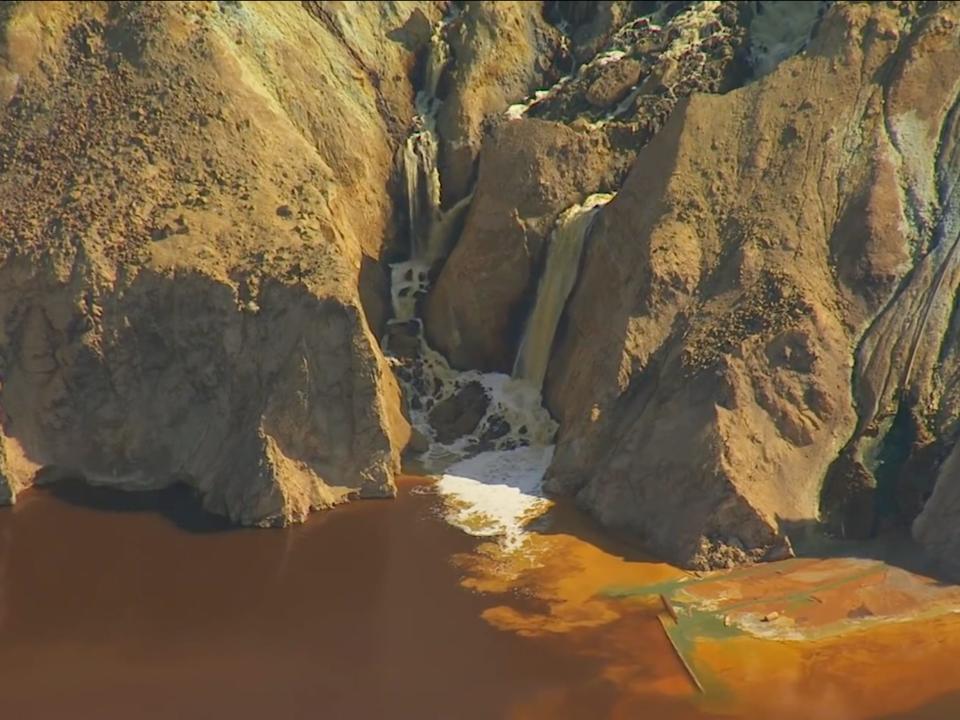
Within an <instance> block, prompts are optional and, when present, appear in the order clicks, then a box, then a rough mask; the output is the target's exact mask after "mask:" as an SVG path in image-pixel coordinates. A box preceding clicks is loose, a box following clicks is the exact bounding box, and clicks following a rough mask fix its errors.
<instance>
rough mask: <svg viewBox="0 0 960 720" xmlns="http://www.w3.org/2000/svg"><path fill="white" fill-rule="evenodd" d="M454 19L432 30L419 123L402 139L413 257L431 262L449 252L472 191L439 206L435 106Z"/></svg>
mask: <svg viewBox="0 0 960 720" xmlns="http://www.w3.org/2000/svg"><path fill="white" fill-rule="evenodd" d="M450 19H451V18H446V19H445V20H444V21H443V22H441V23H440V24H439V25H438V26H437V28H436V29H435V30H434V31H433V34H432V35H431V36H430V47H429V49H428V52H427V58H426V67H425V68H424V81H423V88H422V89H421V90H420V91H419V92H418V93H417V98H416V109H417V117H416V119H415V120H414V128H415V129H414V132H412V133H410V136H409V137H408V138H407V140H406V142H405V143H404V146H403V151H402V153H403V154H402V157H401V166H402V168H403V177H404V191H405V193H406V201H407V211H408V215H409V228H408V229H409V232H410V243H411V247H410V260H411V261H414V262H420V263H423V264H424V265H426V266H428V267H429V266H430V265H432V264H433V263H435V262H436V261H437V260H439V259H440V258H441V257H443V255H444V254H445V252H446V250H447V249H448V248H447V245H448V240H449V238H450V236H451V234H452V230H453V227H454V226H455V225H456V221H457V219H458V218H459V217H460V215H461V214H462V212H463V210H464V209H465V208H466V206H467V205H469V203H470V200H471V198H472V195H471V196H467V197H465V198H463V199H462V200H460V201H459V202H458V203H457V204H456V205H454V206H453V207H452V208H450V210H448V211H447V212H444V211H443V210H442V209H441V207H440V202H441V195H440V173H439V171H438V169H437V152H438V148H439V144H440V139H439V136H438V135H437V112H438V111H439V109H440V106H441V101H440V99H439V98H438V97H437V89H438V87H439V85H440V77H441V75H442V74H443V71H444V70H445V69H446V67H447V65H448V64H449V63H450V47H449V45H447V41H446V39H445V38H444V37H443V29H444V27H445V26H446V24H447V23H448V22H450Z"/></svg>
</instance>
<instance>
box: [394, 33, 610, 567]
mask: <svg viewBox="0 0 960 720" xmlns="http://www.w3.org/2000/svg"><path fill="white" fill-rule="evenodd" d="M451 20H452V18H447V19H445V20H444V21H443V22H441V24H440V25H439V26H438V27H437V28H436V30H435V31H434V33H433V35H432V38H431V47H430V52H429V55H428V59H427V65H426V69H425V73H424V86H423V89H422V90H421V91H420V92H419V93H418V94H417V102H416V106H417V112H418V117H417V120H416V124H415V127H414V131H413V132H412V133H411V134H410V136H409V137H408V138H407V141H406V143H405V144H404V146H403V149H402V154H401V157H400V158H399V160H400V163H401V168H402V172H403V177H404V180H405V185H404V191H405V196H406V197H405V199H406V203H407V210H408V216H409V232H410V257H409V259H407V260H406V261H404V262H399V263H396V264H394V265H392V266H391V295H392V300H393V310H394V318H393V319H392V320H391V321H390V322H389V323H388V328H387V335H386V337H385V338H384V340H383V346H384V349H385V350H386V351H387V354H388V358H389V361H390V363H391V365H392V367H393V368H394V372H395V374H396V376H397V378H398V380H399V381H400V384H401V385H402V387H403V389H404V396H405V397H406V399H407V409H408V415H409V417H410V421H411V423H412V425H413V426H414V427H415V428H416V429H417V430H418V431H419V432H420V433H421V434H422V435H423V436H424V437H425V438H426V440H427V441H428V448H427V449H426V451H425V452H423V453H422V454H421V455H420V458H419V459H420V461H421V463H422V464H423V466H424V468H425V469H426V470H427V471H428V472H431V471H432V472H439V473H442V476H441V479H440V481H439V482H438V483H437V485H436V488H437V490H438V491H439V492H440V493H441V494H442V495H444V496H445V497H448V498H451V499H453V501H454V502H452V503H449V504H448V509H447V519H448V520H449V521H450V522H452V523H454V524H455V525H457V526H459V527H461V528H463V529H464V530H466V531H467V532H470V533H472V534H475V535H495V536H497V537H499V538H500V542H501V544H502V545H503V546H504V547H507V548H510V549H517V548H518V547H520V546H521V545H522V544H523V542H522V541H523V537H524V530H523V528H524V525H525V524H526V522H527V521H529V519H530V518H531V517H532V516H535V515H537V514H540V513H542V512H543V511H544V510H545V509H546V508H547V507H548V506H549V504H550V503H549V501H548V500H546V499H545V498H544V497H543V494H542V490H541V479H542V477H543V474H544V472H545V471H546V469H547V466H548V465H549V463H550V460H551V459H552V457H553V445H552V443H553V439H554V436H555V434H556V431H557V423H556V422H555V421H554V420H553V418H552V417H550V414H549V413H548V412H547V410H546V409H545V408H544V407H543V404H542V399H541V396H540V386H541V385H542V382H543V376H544V374H545V372H546V366H547V362H548V360H549V355H550V348H551V346H552V344H553V337H554V335H555V333H556V329H557V324H558V323H559V319H560V315H561V314H562V312H563V308H564V305H565V304H566V301H567V298H568V297H569V295H570V292H571V291H572V289H573V284H574V282H575V281H576V277H577V272H578V268H579V265H580V257H581V254H582V251H583V244H584V238H585V236H586V234H587V231H588V229H589V227H590V223H591V221H592V220H593V219H594V217H595V215H596V212H597V211H598V209H599V208H600V207H601V206H602V205H604V204H605V203H606V202H607V201H609V200H610V198H611V196H610V195H592V196H590V197H589V198H587V199H586V200H585V201H584V203H583V204H582V205H575V206H573V207H572V208H570V209H568V210H567V211H566V212H564V213H563V215H561V217H560V219H559V221H558V223H557V228H556V230H555V231H554V234H553V239H552V241H551V244H550V247H549V250H548V254H547V265H546V271H545V274H544V277H543V279H542V280H541V283H540V287H539V288H538V294H537V301H536V304H535V306H534V309H533V312H532V313H531V316H530V318H529V320H528V322H527V328H526V332H525V334H524V337H523V342H522V344H521V347H520V352H519V354H518V357H517V362H516V368H515V371H514V376H513V377H511V376H509V375H505V374H503V373H481V372H479V371H476V370H467V371H457V370H454V369H453V368H451V367H450V365H449V364H448V363H447V361H446V359H445V358H444V357H443V356H442V355H440V353H437V352H436V351H434V350H433V349H432V348H430V347H429V345H428V344H427V342H426V340H425V338H424V335H423V325H422V322H421V320H420V318H419V317H417V310H418V308H417V305H418V300H419V298H421V297H422V296H423V295H424V294H426V292H427V290H428V286H429V278H430V270H431V268H432V267H433V265H434V264H435V263H436V262H437V261H439V260H441V259H442V258H443V257H444V256H445V255H446V254H447V252H449V249H450V248H449V246H450V245H451V242H452V240H453V239H454V233H455V231H456V228H457V227H458V225H459V218H460V217H461V215H462V213H464V212H465V211H466V210H467V208H468V207H469V204H470V201H471V199H472V198H471V197H470V196H468V197H465V198H463V199H462V200H460V201H459V202H458V203H456V204H455V205H453V206H452V207H451V208H449V209H448V210H446V211H444V210H443V209H442V206H441V182H440V175H439V172H438V168H437V150H438V148H439V144H440V142H439V137H438V134H437V127H436V116H437V113H438V111H439V110H440V108H441V107H442V101H441V100H440V99H439V98H438V97H437V92H438V88H439V87H440V84H441V75H442V73H443V70H444V68H445V67H446V66H447V64H448V63H449V62H450V58H449V48H448V46H447V44H446V41H445V39H444V28H445V27H446V25H447V24H448V23H449V22H450V21H451Z"/></svg>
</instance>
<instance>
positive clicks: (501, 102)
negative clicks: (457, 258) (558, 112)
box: [437, 0, 563, 207]
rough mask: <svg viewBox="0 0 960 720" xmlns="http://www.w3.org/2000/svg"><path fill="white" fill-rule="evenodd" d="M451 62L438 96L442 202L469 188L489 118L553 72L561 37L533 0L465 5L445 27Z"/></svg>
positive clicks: (546, 81) (555, 75)
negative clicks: (484, 128) (439, 101)
mask: <svg viewBox="0 0 960 720" xmlns="http://www.w3.org/2000/svg"><path fill="white" fill-rule="evenodd" d="M447 41H448V43H449V45H450V53H451V56H452V62H451V66H450V70H449V72H448V76H447V77H446V78H445V80H444V82H443V87H442V88H441V91H440V96H441V98H442V99H443V105H442V107H441V109H440V112H439V114H438V116H437V130H438V132H439V134H440V158H439V169H440V178H441V182H442V186H443V204H444V207H450V206H452V205H453V204H455V203H456V202H457V201H458V200H460V199H461V198H463V197H464V196H466V195H467V194H469V192H470V188H471V186H472V184H473V181H474V178H475V175H476V160H477V156H478V155H479V153H480V146H481V143H482V141H483V134H484V133H483V126H484V123H485V122H486V121H487V119H488V118H490V117H495V116H496V115H497V114H499V113H501V112H503V111H504V110H506V108H507V106H508V105H510V104H511V103H515V102H519V101H521V100H522V99H523V98H524V97H526V96H527V95H529V94H530V93H531V92H533V91H534V90H536V89H537V88H541V87H547V86H549V85H552V84H553V82H554V81H555V80H556V79H557V78H558V77H559V72H558V71H557V67H558V65H559V64H561V61H562V53H563V46H562V42H561V41H562V36H561V34H560V32H559V31H558V30H557V29H556V28H554V27H553V26H551V25H550V24H549V23H547V21H546V20H545V19H544V17H543V10H542V7H541V4H540V3H536V2H502V1H498V2H488V1H486V0H484V1H482V2H471V3H466V4H465V6H464V8H463V11H462V13H460V14H459V15H458V16H457V17H456V19H455V20H454V21H453V22H452V23H451V26H450V28H449V30H448V33H447Z"/></svg>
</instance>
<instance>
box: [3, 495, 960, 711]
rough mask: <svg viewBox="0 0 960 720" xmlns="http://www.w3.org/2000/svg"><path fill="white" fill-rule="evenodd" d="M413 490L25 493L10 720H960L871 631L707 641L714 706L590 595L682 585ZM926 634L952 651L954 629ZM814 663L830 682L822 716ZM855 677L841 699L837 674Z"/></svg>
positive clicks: (662, 571)
mask: <svg viewBox="0 0 960 720" xmlns="http://www.w3.org/2000/svg"><path fill="white" fill-rule="evenodd" d="M422 482H424V481H420V480H412V479H411V480H407V481H405V482H404V483H403V485H402V487H401V493H400V497H399V498H398V499H397V500H396V501H392V502H387V501H383V502H376V501H371V502H358V503H353V504H351V505H348V506H346V507H343V508H340V509H338V510H336V511H334V512H330V513H319V514H316V515H314V516H313V517H312V518H311V519H310V521H309V522H307V523H306V524H305V525H303V526H300V527H295V528H291V529H287V530H237V529H230V528H227V527H225V526H224V524H223V523H222V522H220V521H219V520H217V519H215V518H211V517H209V516H207V515H205V514H203V513H202V512H200V511H198V510H197V508H196V505H195V503H194V502H193V500H192V498H190V496H189V494H188V493H187V492H186V491H182V490H176V489H175V490H169V491H164V492H162V493H146V494H124V493H115V492H110V491H103V490H92V489H89V488H83V487H82V486H76V485H74V486H71V485H64V486H60V487H58V488H56V489H37V490H33V491H30V492H28V493H26V494H24V495H23V496H21V502H20V503H19V504H18V505H17V506H16V507H15V508H8V509H0V717H2V718H16V719H17V720H32V719H34V718H37V719H42V720H47V719H48V718H49V719H59V718H75V719H78V720H79V719H83V718H96V719H97V720H109V719H110V718H124V719H125V720H127V719H130V718H164V719H165V720H169V719H172V718H178V719H179V718H184V719H192V718H237V719H241V718H383V717H391V718H444V719H446V718H530V719H539V718H641V717H649V718H679V719H690V720H694V719H696V720H702V719H704V718H724V717H744V718H747V717H749V718H753V717H778V718H784V719H789V718H793V717H797V718H800V717H804V718H806V717H809V708H810V707H815V708H816V710H817V715H816V716H817V717H824V718H826V717H830V718H841V719H843V720H846V719H847V718H855V719H857V720H859V719H860V718H865V717H870V718H874V717H883V716H884V715H891V716H896V717H897V718H898V720H907V719H908V718H925V719H935V718H941V717H942V718H944V719H946V718H953V717H960V699H957V698H954V697H953V696H951V695H949V694H948V692H947V691H948V690H949V689H950V688H957V687H960V677H957V678H954V679H953V680H949V678H948V679H947V680H943V678H942V677H941V678H940V679H939V680H938V681H936V682H932V683H931V684H930V686H929V687H926V688H921V689H922V690H923V691H922V692H921V691H920V690H918V689H917V688H916V687H913V688H911V689H908V690H909V691H908V693H907V695H908V696H907V697H906V699H904V698H903V697H901V696H902V695H903V693H900V695H897V694H896V693H894V692H893V690H892V689H891V687H889V685H890V683H896V682H897V671H896V670H897V667H896V662H895V661H894V660H888V661H886V663H885V664H884V663H880V664H879V665H878V664H876V663H875V662H874V660H875V658H871V657H870V656H869V653H870V652H873V651H876V652H889V647H888V646H887V645H883V643H881V644H880V645H877V644H876V643H877V642H879V641H876V640H875V639H874V638H873V636H870V637H871V640H870V642H865V641H862V640H855V641H854V642H851V643H849V647H848V646H842V647H840V649H839V650H837V649H836V648H834V650H832V651H828V650H824V649H823V647H821V646H813V645H810V646H807V645H800V646H797V645H795V644H793V645H791V644H782V643H771V642H769V641H762V642H761V641H757V640H752V639H745V638H739V639H735V640H733V641H730V642H727V641H724V640H722V639H711V640H708V641H705V642H704V643H702V645H703V646H702V647H699V646H698V647H696V648H693V651H695V652H697V653H700V654H701V655H702V658H701V659H702V662H700V667H702V668H705V669H707V670H708V671H709V672H711V673H714V674H715V675H717V676H718V677H720V678H721V679H724V680H725V681H726V685H725V687H726V689H727V690H726V692H727V693H728V695H729V694H731V693H732V697H711V698H704V697H703V696H702V694H700V693H698V691H697V690H696V689H695V688H694V686H693V684H692V683H691V681H690V678H689V676H688V675H687V673H686V671H685V670H684V668H683V666H682V665H681V663H680V660H679V659H678V657H677V655H676V653H675V652H674V650H673V648H672V647H671V645H670V641H669V640H668V639H667V636H666V634H665V633H664V631H663V629H662V627H661V624H660V621H659V620H658V618H657V612H656V609H651V608H649V607H648V606H647V605H644V604H643V603H636V602H634V601H633V600H630V599H626V600H611V599H609V598H600V597H599V595H598V590H599V589H600V588H602V587H604V586H605V585H607V584H614V585H615V584H618V583H619V584H623V583H624V582H626V581H628V580H630V581H632V580H635V579H636V578H638V577H643V578H645V579H646V580H648V581H651V582H654V581H661V580H668V579H671V578H676V577H677V576H678V574H679V573H678V571H676V570H674V569H672V568H669V567H668V566H663V565H658V564H654V563H649V562H648V563H642V562H633V561H631V560H627V559H625V558H624V557H621V556H619V555H617V554H616V553H612V554H611V552H610V550H609V548H607V549H603V550H602V549H600V548H599V547H597V546H596V545H595V544H593V543H592V542H591V538H590V537H589V533H579V534H578V535H576V536H574V535H567V534H564V533H563V532H560V531H551V532H550V533H547V534H544V535H542V536H539V538H540V541H541V543H542V548H541V549H542V550H543V553H542V555H541V560H543V559H544V558H546V564H545V565H543V566H541V567H538V568H522V567H521V568H517V567H514V568H511V567H509V562H505V559H504V558H502V557H497V554H496V552H495V551H492V550H491V549H490V548H491V546H490V545H478V543H477V542H476V541H475V540H474V539H473V538H470V537H468V536H466V535H463V534H462V533H461V532H460V531H459V530H456V529H454V528H452V527H450V526H448V525H447V524H446V523H445V522H443V521H442V520H441V519H440V517H439V516H438V514H437V512H436V508H437V503H438V502H439V500H438V499H437V498H436V497H432V496H429V495H422V494H417V493H411V492H410V490H411V489H412V488H413V487H414V486H416V485H417V484H418V483H422ZM638 573H639V574H638ZM939 622H940V624H931V625H930V633H931V638H933V639H937V638H940V642H939V643H935V645H936V647H937V648H941V650H942V652H941V654H946V653H952V652H954V651H955V650H956V649H957V647H958V646H960V632H956V631H955V628H956V624H953V625H944V624H943V622H942V621H939ZM914 633H916V628H914ZM903 637H909V636H903ZM901 641H902V637H901V636H896V635H895V636H892V639H889V641H888V645H889V644H890V643H893V645H892V646H896V643H898V642H901ZM871 643H873V644H871ZM831 647H833V646H831ZM798 648H799V649H798ZM857 652H860V653H861V654H860V655H858V654H857ZM831 653H832V654H831ZM864 653H866V655H864ZM917 653H920V656H921V657H924V658H930V665H931V668H930V669H929V670H930V672H934V671H939V672H940V674H941V676H942V675H944V674H946V675H950V674H951V673H953V672H954V668H953V665H949V666H947V665H945V664H944V660H943V658H942V657H940V655H938V654H937V652H936V651H935V649H934V650H929V649H924V648H922V647H921V648H920V649H919V650H917V651H916V652H915V653H914V655H913V656H911V657H913V658H914V664H915V657H916V656H917ZM698 657H699V656H698ZM817 662H822V663H827V664H829V665H830V666H831V667H832V668H834V670H835V672H832V673H826V674H824V673H823V672H821V675H824V677H828V678H829V679H830V683H831V684H830V686H829V692H828V693H827V692H825V693H824V694H823V697H817V698H816V702H814V703H813V704H812V705H811V701H810V697H809V695H808V694H809V693H813V694H814V695H817V688H818V685H817V683H818V682H819V680H818V678H819V677H820V676H821V675H818V671H817V669H816V667H815V665H816V663H817ZM937 663H940V665H939V667H938V666H937V665H936V664H937ZM921 665H922V662H921ZM921 669H922V668H921ZM821 670H822V669H821ZM857 672H860V673H861V676H860V677H852V676H851V677H850V681H849V686H850V687H849V688H847V690H849V692H847V693H846V694H845V688H844V686H843V681H842V679H841V680H840V681H839V685H838V684H837V682H838V678H842V677H843V676H844V673H857ZM870 672H875V676H876V680H877V689H876V691H875V692H874V693H873V694H874V695H879V696H880V697H881V698H882V697H883V696H884V693H887V694H888V695H890V696H891V697H893V696H896V697H897V698H899V701H898V702H892V704H889V705H884V704H883V703H882V702H881V703H879V706H880V707H881V708H882V709H883V712H879V711H878V710H877V709H876V707H872V706H871V707H870V708H858V707H857V704H856V703H855V702H854V701H855V700H856V698H858V697H860V696H861V695H862V694H864V692H865V691H864V687H868V688H869V687H870V683H869V682H866V683H864V677H863V674H864V673H865V674H866V675H865V676H866V677H867V679H868V680H869V673H870ZM912 672H913V674H912V675H911V671H908V672H906V673H905V677H907V678H909V679H910V681H911V682H912V684H913V685H914V686H916V679H915V677H914V676H915V675H916V673H917V668H916V667H914V669H913V671H912ZM724 673H726V675H725V674H724ZM911 692H912V693H913V694H910V693H911ZM780 696H782V702H775V701H774V699H775V698H777V697H780ZM861 710H863V711H862V712H861ZM887 710H889V711H890V712H887ZM771 712H772V713H773V714H771ZM824 713H825V714H824Z"/></svg>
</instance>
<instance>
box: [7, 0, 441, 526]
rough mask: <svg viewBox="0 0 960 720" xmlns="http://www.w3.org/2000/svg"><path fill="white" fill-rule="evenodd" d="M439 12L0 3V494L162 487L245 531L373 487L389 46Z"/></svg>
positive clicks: (390, 452) (408, 113)
mask: <svg viewBox="0 0 960 720" xmlns="http://www.w3.org/2000/svg"><path fill="white" fill-rule="evenodd" d="M440 11H441V8H440V7H437V6H434V5H433V4H429V3H423V4H420V6H419V7H418V4H415V3H408V4H385V5H382V6H379V7H374V6H372V5H363V6H357V7H356V8H354V9H353V10H351V11H350V12H349V15H346V14H344V13H345V12H346V10H345V9H344V8H342V7H340V8H338V7H337V6H336V4H330V5H325V4H309V3H307V4H305V5H304V6H301V5H300V4H292V3H291V4H273V5H261V6H250V5H248V4H246V3H244V4H241V3H220V4H199V3H146V4H112V5H106V4H104V5H98V4H77V5H59V4H34V3H22V4H18V5H13V6H9V5H8V6H5V7H4V8H3V9H2V10H0V31H2V36H0V38H2V42H0V126H2V127H3V128H4V129H3V133H2V134H0V198H2V200H0V261H2V262H0V372H2V374H3V386H2V395H0V400H2V406H3V411H4V418H3V431H4V432H3V436H2V443H0V445H2V446H3V449H4V452H3V460H2V463H0V470H2V473H3V475H2V477H0V487H2V488H3V490H2V493H3V494H4V495H5V496H6V499H7V500H12V499H13V498H14V497H15V494H16V492H17V491H19V490H21V489H23V488H24V487H25V486H26V485H28V484H29V483H30V482H32V480H33V476H34V474H35V470H36V468H37V467H46V468H48V469H49V470H50V471H49V472H48V473H44V476H56V475H57V474H58V473H70V474H80V475H83V476H85V477H86V478H87V479H89V480H90V481H91V482H96V483H103V484H107V485H112V486H117V487H122V488H128V489H137V488H144V487H158V486H163V485H167V484H170V483H173V482H184V483H187V484H190V485H192V486H193V487H195V488H196V489H197V491H198V493H199V494H200V496H201V497H202V500H203V503H204V505H205V506H206V507H207V508H208V509H210V510H212V511H214V512H217V513H221V514H224V515H227V516H229V517H230V518H231V519H233V520H235V521H237V522H241V523H245V524H265V523H286V522H290V521H296V520H301V519H303V517H304V516H305V514H306V513H307V512H308V511H309V510H310V509H312V508H319V507H329V506H331V505H333V504H335V503H337V502H340V501H342V500H343V499H344V498H345V497H346V496H348V495H350V494H360V495H363V496H382V495H390V494H392V493H393V492H394V485H393V476H394V473H395V472H396V471H397V469H398V457H399V453H400V451H401V450H402V448H403V447H404V445H405V444H406V442H407V437H408V435H409V428H408V426H407V423H406V421H405V420H404V418H403V415H402V413H401V411H400V398H399V392H398V389H397V386H396V383H395V381H394V378H393V376H392V374H391V373H390V371H389V368H388V367H387V366H386V364H385V361H384V358H383V356H382V354H381V352H380V349H379V347H378V344H377V341H376V339H375V336H374V334H373V332H371V328H370V325H371V323H372V324H373V325H374V326H375V327H376V326H377V325H378V324H381V323H382V322H383V320H384V314H385V309H386V307H387V303H386V292H385V291H386V288H385V286H384V285H383V283H382V281H381V280H378V277H379V276H380V275H379V273H378V272H376V271H375V272H371V271H370V268H371V267H373V268H375V267H376V262H377V259H378V258H379V256H380V254H381V252H382V251H383V248H384V246H385V245H386V244H388V243H389V242H391V241H392V237H393V233H394V230H393V228H394V221H393V214H394V208H393V204H392V200H391V198H390V196H389V195H388V193H387V192H386V189H387V187H388V185H389V183H390V181H391V175H392V173H393V165H394V157H395V152H396V148H397V145H398V142H399V141H400V139H402V137H403V135H404V134H405V126H406V124H408V123H409V121H410V118H411V117H412V112H413V110H412V103H411V101H412V90H411V88H410V86H409V81H408V80H407V78H408V76H409V75H410V74H411V73H412V70H413V64H414V60H415V58H414V50H413V49H411V48H410V47H408V45H409V42H408V43H407V44H404V42H401V41H400V40H398V41H396V42H395V41H392V40H390V39H388V35H389V34H390V33H392V32H393V31H395V30H397V29H400V28H403V27H405V26H406V24H407V23H408V21H409V19H410V16H411V14H412V13H413V12H418V13H420V14H422V15H423V16H424V17H426V18H428V20H429V21H431V22H432V21H434V20H435V19H436V18H437V17H439V14H440ZM361 137H362V138H363V141H362V142H358V138H361ZM11 458H14V459H13V460H12V459H11Z"/></svg>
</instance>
